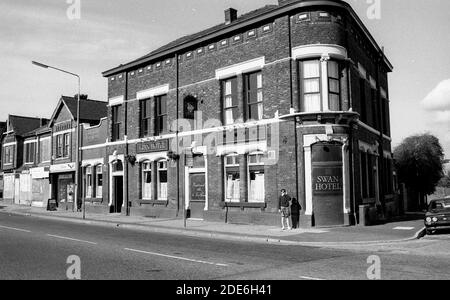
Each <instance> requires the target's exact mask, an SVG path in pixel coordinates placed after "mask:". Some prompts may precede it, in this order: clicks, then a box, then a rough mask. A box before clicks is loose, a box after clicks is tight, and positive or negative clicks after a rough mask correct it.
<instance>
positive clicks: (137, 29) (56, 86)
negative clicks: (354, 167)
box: [0, 0, 450, 158]
mask: <svg viewBox="0 0 450 300" xmlns="http://www.w3.org/2000/svg"><path fill="white" fill-rule="evenodd" d="M347 2H348V3H349V4H351V5H352V6H353V8H354V9H355V11H356V12H357V13H358V15H359V16H360V18H361V19H362V20H363V22H364V24H365V25H366V26H367V28H368V29H369V31H370V32H371V33H372V35H373V36H374V37H375V39H376V40H377V42H378V44H379V45H380V46H384V47H385V52H386V55H387V56H388V58H389V60H390V61H391V62H392V64H393V65H394V72H393V73H391V74H389V87H390V91H389V92H390V101H391V126H392V139H393V146H394V147H395V146H397V145H398V144H399V143H400V142H401V141H402V140H403V139H404V138H406V137H408V136H410V135H413V134H422V133H426V132H428V133H431V134H434V135H436V136H437V137H438V138H439V139H440V141H441V144H442V146H443V147H444V150H445V153H446V157H447V158H450V55H449V53H450V37H449V30H450V13H449V12H450V1H448V0H426V1H424V0H347ZM77 3H80V6H77ZM267 4H277V0H246V1H241V0H165V1H160V0H151V1H148V0H114V1H111V0H40V1H33V0H1V2H0V20H2V22H1V26H0V67H1V72H0V120H6V118H7V116H8V114H19V115H26V116H38V117H46V118H49V117H51V115H52V113H53V109H54V108H55V106H56V103H57V102H58V100H59V97H60V96H61V95H63V94H64V95H75V94H76V93H77V84H76V79H75V78H74V77H71V76H67V75H64V74H61V73H59V72H55V71H51V70H46V69H42V68H38V67H36V66H33V65H32V64H31V61H32V60H35V61H39V62H43V63H46V64H49V65H52V66H57V67H59V68H62V69H66V70H68V71H71V72H74V73H78V74H80V75H81V78H82V93H84V94H88V95H89V97H90V98H91V99H97V100H104V101H106V100H107V81H106V79H105V78H103V77H102V75H101V73H102V72H103V71H106V70H109V69H111V68H113V67H116V66H118V65H120V64H122V63H126V62H129V61H131V60H133V59H135V58H138V57H141V56H143V55H145V54H147V53H148V52H150V51H151V50H154V49H155V48H157V47H159V46H162V45H164V44H166V43H168V42H171V41H173V40H174V39H176V38H178V37H181V36H184V35H186V34H190V33H195V32H197V31H200V30H203V29H206V28H208V27H210V26H213V25H216V24H219V23H222V22H223V20H224V13H223V11H224V10H225V9H227V8H229V7H234V8H236V9H238V11H239V14H242V13H246V12H249V11H251V10H254V9H257V8H260V7H262V6H264V5H267ZM78 7H80V10H78V9H77V8H78ZM378 8H379V9H378Z"/></svg>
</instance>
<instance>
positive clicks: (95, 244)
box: [47, 234, 97, 245]
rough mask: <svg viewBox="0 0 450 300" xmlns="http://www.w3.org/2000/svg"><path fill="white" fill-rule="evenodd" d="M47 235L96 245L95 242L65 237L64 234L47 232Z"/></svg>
mask: <svg viewBox="0 0 450 300" xmlns="http://www.w3.org/2000/svg"><path fill="white" fill-rule="evenodd" d="M47 236H49V237H54V238H57V239H63V240H69V241H74V242H80V243H87V244H92V245H97V243H94V242H89V241H83V240H79V239H74V238H69V237H65V236H59V235H52V234H47Z"/></svg>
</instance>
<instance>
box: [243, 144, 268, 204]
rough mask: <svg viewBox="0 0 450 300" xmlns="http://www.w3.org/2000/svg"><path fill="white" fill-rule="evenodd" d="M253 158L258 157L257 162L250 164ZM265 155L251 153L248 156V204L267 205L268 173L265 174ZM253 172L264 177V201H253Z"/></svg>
mask: <svg viewBox="0 0 450 300" xmlns="http://www.w3.org/2000/svg"><path fill="white" fill-rule="evenodd" d="M252 157H257V159H256V162H255V163H252V162H250V160H251V158H252ZM263 160H264V153H261V152H256V153H249V154H247V192H248V199H247V202H248V203H265V202H266V190H265V183H266V173H265V164H264V161H263ZM252 172H259V173H261V172H262V174H263V175H264V185H263V189H264V192H263V194H264V196H263V199H262V200H261V199H251V198H250V197H251V181H252V180H251V173H252Z"/></svg>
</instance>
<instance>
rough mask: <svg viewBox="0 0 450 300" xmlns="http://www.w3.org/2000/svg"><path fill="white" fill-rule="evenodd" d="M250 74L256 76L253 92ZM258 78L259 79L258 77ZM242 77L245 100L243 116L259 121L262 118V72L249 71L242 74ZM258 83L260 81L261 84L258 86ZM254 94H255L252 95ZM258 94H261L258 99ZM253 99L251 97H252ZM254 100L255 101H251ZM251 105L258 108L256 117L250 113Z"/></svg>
mask: <svg viewBox="0 0 450 300" xmlns="http://www.w3.org/2000/svg"><path fill="white" fill-rule="evenodd" d="M252 76H256V80H255V82H256V87H255V90H256V91H255V92H253V88H252V87H251V81H252ZM259 78H260V79H259ZM243 79H244V84H243V87H244V101H245V118H246V120H247V121H248V120H254V121H260V120H263V119H264V93H263V86H264V82H263V81H264V77H263V74H262V71H261V70H259V71H256V72H251V73H246V74H244V75H243ZM259 83H261V86H259ZM254 95H255V96H254ZM259 95H261V99H259ZM252 96H253V97H255V99H252V98H253V97H252ZM253 100H255V101H253ZM253 106H257V108H258V117H257V118H254V117H253V116H252V115H251V112H252V108H253Z"/></svg>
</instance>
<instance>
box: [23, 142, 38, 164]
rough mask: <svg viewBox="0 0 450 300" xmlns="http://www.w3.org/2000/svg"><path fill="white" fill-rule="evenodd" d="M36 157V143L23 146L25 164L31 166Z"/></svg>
mask: <svg viewBox="0 0 450 300" xmlns="http://www.w3.org/2000/svg"><path fill="white" fill-rule="evenodd" d="M35 157H36V143H28V144H25V163H26V164H32V163H34V159H35Z"/></svg>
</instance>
